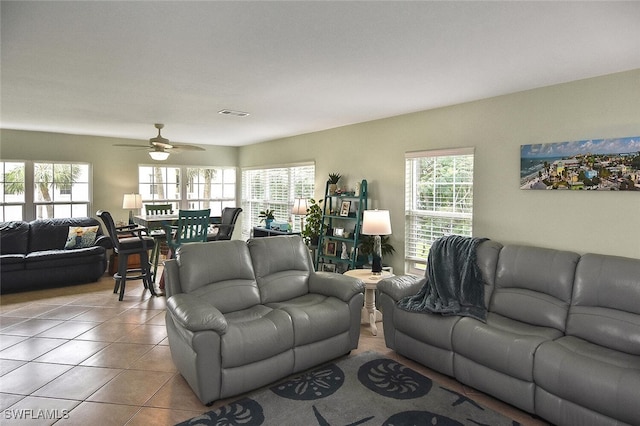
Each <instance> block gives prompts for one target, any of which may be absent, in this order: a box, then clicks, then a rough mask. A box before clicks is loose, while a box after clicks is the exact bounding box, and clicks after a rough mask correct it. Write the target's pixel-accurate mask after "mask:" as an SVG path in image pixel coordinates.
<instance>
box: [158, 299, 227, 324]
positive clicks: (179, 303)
mask: <svg viewBox="0 0 640 426" xmlns="http://www.w3.org/2000/svg"><path fill="white" fill-rule="evenodd" d="M167 309H168V310H169V311H170V312H171V314H172V315H173V317H174V318H175V319H176V321H178V323H179V324H180V325H182V326H183V327H184V328H186V329H187V330H189V331H193V332H195V331H202V330H213V331H215V332H216V333H218V334H224V333H226V332H227V320H226V319H225V317H224V315H222V312H220V311H219V310H218V309H217V308H216V307H215V306H213V305H211V304H210V303H207V302H205V301H203V300H202V299H199V298H197V297H196V296H194V295H192V294H189V293H180V294H176V295H175V296H171V297H170V298H169V300H167Z"/></svg>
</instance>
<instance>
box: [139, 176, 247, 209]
mask: <svg viewBox="0 0 640 426" xmlns="http://www.w3.org/2000/svg"><path fill="white" fill-rule="evenodd" d="M156 167H159V168H161V169H163V171H164V173H163V175H166V171H167V169H171V170H176V171H177V173H178V175H177V177H176V181H175V182H168V183H167V182H163V183H162V185H175V186H176V188H175V191H172V194H168V193H167V192H165V196H164V197H162V198H159V197H157V196H156V194H155V193H154V192H153V191H150V190H148V189H149V186H150V185H151V186H153V185H157V183H156V182H155V173H153V174H152V176H151V177H149V176H146V175H145V176H143V173H144V172H143V170H145V169H146V168H152V169H153V168H156ZM205 169H211V170H216V172H217V173H219V174H221V175H222V181H221V182H219V184H221V185H223V186H224V185H225V184H229V182H225V179H226V178H225V176H226V177H227V178H230V179H233V184H234V190H233V195H232V196H228V191H227V195H225V194H224V191H223V194H222V195H221V196H212V197H210V198H209V199H204V198H202V197H198V196H196V197H192V196H190V194H191V193H190V192H189V191H190V189H191V188H190V182H189V176H190V175H189V171H190V170H197V171H202V170H205ZM231 175H232V176H233V177H232V178H231V177H230V176H231ZM236 182H237V168H236V167H219V166H216V167H206V166H190V165H171V164H162V165H158V164H139V165H138V192H139V193H140V194H141V195H142V204H143V212H142V213H144V204H171V205H172V206H173V208H174V210H176V211H177V210H180V209H183V210H194V209H207V208H210V209H211V215H212V216H220V214H221V213H222V209H223V208H224V207H235V206H237V197H236V194H237V189H236V188H237V183H236ZM216 184H218V183H216ZM171 195H173V197H172V196H171Z"/></svg>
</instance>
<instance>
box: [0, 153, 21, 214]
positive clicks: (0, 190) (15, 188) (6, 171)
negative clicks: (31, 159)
mask: <svg viewBox="0 0 640 426" xmlns="http://www.w3.org/2000/svg"><path fill="white" fill-rule="evenodd" d="M24 171H25V164H24V162H20V161H0V173H2V175H1V176H2V187H0V203H1V206H2V209H0V222H6V221H10V220H23V219H24V208H25V172H24Z"/></svg>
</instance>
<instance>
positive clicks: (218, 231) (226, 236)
mask: <svg viewBox="0 0 640 426" xmlns="http://www.w3.org/2000/svg"><path fill="white" fill-rule="evenodd" d="M241 212H242V209H241V208H240V207H225V208H224V209H222V216H221V217H220V223H216V224H214V225H212V228H213V232H209V236H208V237H207V240H208V241H219V240H230V239H231V236H232V234H233V230H234V228H235V226H236V222H237V221H238V216H240V213H241Z"/></svg>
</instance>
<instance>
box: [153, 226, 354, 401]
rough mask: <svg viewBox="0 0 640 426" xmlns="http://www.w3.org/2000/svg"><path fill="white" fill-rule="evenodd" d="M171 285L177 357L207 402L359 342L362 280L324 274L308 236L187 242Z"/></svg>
mask: <svg viewBox="0 0 640 426" xmlns="http://www.w3.org/2000/svg"><path fill="white" fill-rule="evenodd" d="M165 282H166V293H167V314H166V325H167V334H168V338H169V346H170V348H171V355H172V357H173V360H174V363H175V364H176V366H177V368H178V370H179V371H180V373H181V374H182V376H183V377H184V378H185V379H186V380H187V382H188V383H189V385H190V386H191V388H192V389H193V391H194V392H195V394H196V395H197V396H198V398H199V399H200V401H202V402H203V403H205V404H208V403H211V402H213V401H215V400H217V399H220V398H225V397H229V396H233V395H238V394H240V393H243V392H246V391H249V390H252V389H256V388H259V387H261V386H264V385H266V384H269V383H272V382H274V381H276V380H278V379H281V378H283V377H286V376H287V375H290V374H292V373H296V372H299V371H302V370H305V369H308V368H309V367H312V366H315V365H318V364H320V363H323V362H325V361H329V360H331V359H334V358H337V357H339V356H341V355H344V354H347V353H348V352H349V351H351V350H352V349H355V348H356V347H357V346H358V339H359V337H360V312H361V309H362V304H363V298H364V285H363V283H362V282H361V281H360V280H358V279H354V278H351V277H347V276H343V275H339V274H333V273H324V272H315V271H314V269H313V263H312V261H311V256H310V254H309V251H308V249H307V247H306V246H305V245H304V243H303V242H302V239H301V238H300V237H299V236H280V237H268V238H257V239H253V240H249V241H248V242H244V241H239V240H231V241H216V242H207V243H191V244H185V245H183V246H181V247H180V248H179V249H178V250H177V253H176V257H175V259H172V260H169V261H167V262H165Z"/></svg>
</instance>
